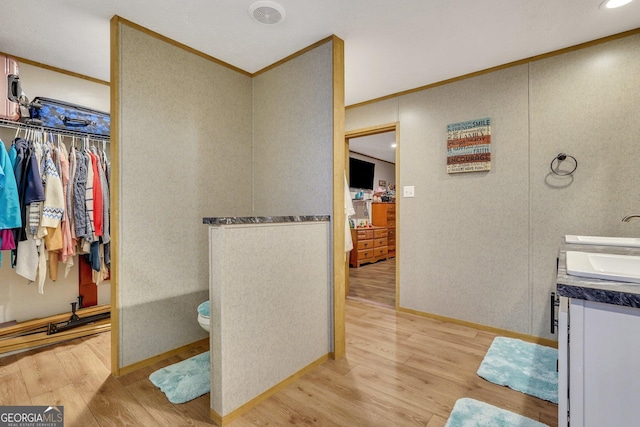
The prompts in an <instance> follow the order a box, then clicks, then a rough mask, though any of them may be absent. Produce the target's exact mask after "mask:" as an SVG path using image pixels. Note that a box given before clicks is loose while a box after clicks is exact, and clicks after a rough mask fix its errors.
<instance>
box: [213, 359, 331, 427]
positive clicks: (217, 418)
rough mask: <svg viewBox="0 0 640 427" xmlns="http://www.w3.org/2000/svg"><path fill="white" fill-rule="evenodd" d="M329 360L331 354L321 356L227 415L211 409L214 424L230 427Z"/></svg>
mask: <svg viewBox="0 0 640 427" xmlns="http://www.w3.org/2000/svg"><path fill="white" fill-rule="evenodd" d="M327 360H329V353H327V354H325V355H324V356H321V357H320V358H319V359H317V360H315V361H313V362H311V363H310V364H308V365H307V366H305V367H304V368H302V369H300V370H299V371H298V372H296V373H295V374H292V375H290V376H288V377H287V378H285V379H284V380H282V381H280V382H279V383H278V384H276V385H274V386H273V387H271V388H270V389H268V390H267V391H265V392H263V393H261V394H259V395H258V396H256V397H254V398H253V399H251V400H250V401H248V402H247V403H245V404H244V405H242V406H240V407H239V408H237V409H235V410H233V411H231V412H230V413H228V414H227V415H224V416H222V415H220V414H218V413H217V412H216V411H214V410H213V409H211V408H210V409H209V411H210V414H209V415H210V417H211V419H212V420H213V422H215V423H216V424H218V425H219V426H220V427H224V426H226V425H228V424H229V423H230V422H232V421H233V420H235V419H236V418H238V417H240V416H242V414H244V413H245V412H248V411H249V410H251V409H252V408H254V407H255V406H257V405H259V404H260V403H262V402H264V401H265V400H267V399H268V398H270V397H271V396H273V395H274V394H276V393H277V392H279V391H280V390H282V389H284V388H285V387H287V386H288V385H289V384H291V383H292V382H294V381H296V380H297V379H298V378H300V377H302V376H303V375H305V374H306V373H308V372H310V371H311V370H313V369H314V368H316V367H317V366H320V365H322V364H323V363H324V362H326V361H327Z"/></svg>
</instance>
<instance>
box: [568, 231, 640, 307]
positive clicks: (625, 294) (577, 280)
mask: <svg viewBox="0 0 640 427" xmlns="http://www.w3.org/2000/svg"><path fill="white" fill-rule="evenodd" d="M567 251H579V252H591V253H606V254H618V255H639V256H640V248H627V247H621V246H600V245H574V244H568V243H566V242H565V240H564V237H563V238H562V243H561V245H560V251H559V262H558V275H557V279H556V284H557V288H558V295H560V296H562V297H569V298H576V299H582V300H587V301H595V302H602V303H605V304H614V305H621V306H625V307H635V308H640V284H633V283H625V282H616V281H613V280H600V279H591V278H588V277H579V276H571V275H569V274H567V255H566V252H567Z"/></svg>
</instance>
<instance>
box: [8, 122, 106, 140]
mask: <svg viewBox="0 0 640 427" xmlns="http://www.w3.org/2000/svg"><path fill="white" fill-rule="evenodd" d="M0 127H2V128H6V129H15V130H18V129H19V130H25V131H26V130H32V131H37V132H43V133H44V132H47V133H51V134H54V135H62V136H68V137H74V136H75V137H80V138H83V137H86V138H89V139H92V140H96V141H105V142H109V140H110V137H109V136H106V135H94V134H90V133H85V132H80V131H73V130H65V129H58V128H50V127H45V126H38V125H30V124H27V123H22V122H12V121H10V120H4V119H0Z"/></svg>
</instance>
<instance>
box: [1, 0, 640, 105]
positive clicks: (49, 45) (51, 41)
mask: <svg viewBox="0 0 640 427" xmlns="http://www.w3.org/2000/svg"><path fill="white" fill-rule="evenodd" d="M601 1H602V0H483V1H478V0H400V1H393V2H391V1H388V0H348V1H346V0H323V1H311V0H278V3H279V4H281V5H282V6H283V7H284V9H285V10H286V19H285V21H284V22H282V23H280V24H277V25H272V26H267V25H263V24H258V23H256V22H254V21H253V20H252V19H251V17H250V16H249V14H248V12H247V10H248V7H249V5H250V4H251V3H252V2H253V0H2V1H1V2H0V51H2V52H6V53H9V54H13V55H16V56H19V57H23V58H27V59H30V60H33V61H37V62H41V63H44V64H47V65H51V66H55V67H59V68H62V69H66V70H70V71H74V72H77V73H80V74H84V75H88V76H91V77H95V78H98V79H102V80H107V81H108V80H109V20H110V18H111V17H112V16H113V15H116V14H117V15H119V16H121V17H123V18H126V19H128V20H130V21H133V22H135V23H137V24H140V25H142V26H144V27H147V28H149V29H151V30H153V31H156V32H158V33H160V34H163V35H165V36H167V37H169V38H172V39H174V40H177V41H179V42H181V43H184V44H186V45H188V46H191V47H193V48H195V49H198V50H200V51H202V52H204V53H206V54H208V55H211V56H213V57H215V58H218V59H220V60H222V61H225V62H227V63H229V64H231V65H234V66H236V67H238V68H241V69H243V70H245V71H248V72H251V73H253V72H255V71H258V70H260V69H262V68H264V67H266V66H268V65H270V64H272V63H274V62H276V61H278V60H280V59H282V58H284V57H286V56H288V55H290V54H292V53H295V52H296V51H298V50H300V49H302V48H304V47H306V46H309V45H310V44H312V43H315V42H317V41H319V40H322V39H324V38H325V37H327V36H330V35H332V34H335V35H337V36H338V37H340V38H341V39H343V40H344V42H345V87H346V99H345V102H346V105H352V104H355V103H359V102H363V101H367V100H371V99H375V98H379V97H382V96H385V95H390V94H393V93H397V92H401V91H404V90H408V89H413V88H416V87H420V86H424V85H427V84H430V83H434V82H439V81H442V80H445V79H449V78H452V77H457V76H460V75H464V74H467V73H471V72H474V71H478V70H483V69H487V68H490V67H493V66H496V65H500V64H505V63H508V62H512V61H516V60H519V59H524V58H527V57H531V56H535V55H538V54H541V53H545V52H549V51H553V50H557V49H561V48H564V47H568V46H573V45H576V44H579V43H582V42H586V41H590V40H593V39H597V38H601V37H604V36H608V35H612V34H616V33H620V32H623V31H627V30H631V29H635V28H638V27H640V0H636V1H634V2H633V3H631V4H629V5H626V6H624V7H622V8H619V9H615V10H604V9H601V8H599V5H600V3H601Z"/></svg>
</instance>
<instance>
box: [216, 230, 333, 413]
mask: <svg viewBox="0 0 640 427" xmlns="http://www.w3.org/2000/svg"><path fill="white" fill-rule="evenodd" d="M329 232H330V227H329V223H328V222H308V223H288V224H262V225H234V226H222V227H211V228H210V232H209V235H210V245H211V246H210V250H211V259H210V262H211V282H210V286H211V291H210V292H211V311H212V316H211V348H212V352H211V354H212V369H211V385H212V387H211V407H212V408H213V409H214V410H215V411H216V412H217V413H218V414H220V415H222V416H225V415H227V414H229V413H230V412H232V411H233V410H235V409H237V408H238V407H240V406H242V405H243V404H245V403H246V402H248V401H249V400H251V399H253V398H254V397H256V396H258V395H259V394H261V393H262V392H264V391H266V390H268V389H270V388H271V387H273V386H275V385H277V384H278V383H280V382H282V381H283V380H285V379H286V378H288V377H289V376H290V375H292V374H294V373H296V372H298V371H300V370H301V369H303V368H304V367H306V366H307V365H309V364H311V363H312V362H314V361H316V360H317V359H319V358H320V357H322V356H324V355H326V354H327V353H329V351H330V345H331V343H330V330H329V329H330V324H331V318H330V316H329V312H330V307H329V305H330V297H329V294H330V282H331V281H330V274H329V272H330V268H329V266H330V264H329V251H330V248H329V241H330V235H329Z"/></svg>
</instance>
